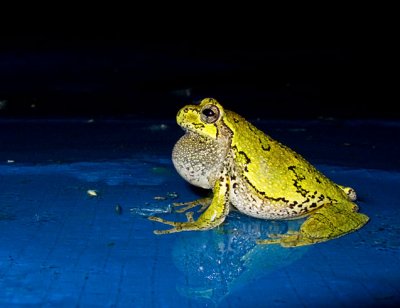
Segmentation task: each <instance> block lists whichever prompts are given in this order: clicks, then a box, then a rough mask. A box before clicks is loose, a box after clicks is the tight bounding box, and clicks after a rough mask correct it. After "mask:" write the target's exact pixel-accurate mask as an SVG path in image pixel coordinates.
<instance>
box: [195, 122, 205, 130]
mask: <svg viewBox="0 0 400 308" xmlns="http://www.w3.org/2000/svg"><path fill="white" fill-rule="evenodd" d="M192 125H193V126H194V128H196V129H199V128H204V124H203V123H192Z"/></svg>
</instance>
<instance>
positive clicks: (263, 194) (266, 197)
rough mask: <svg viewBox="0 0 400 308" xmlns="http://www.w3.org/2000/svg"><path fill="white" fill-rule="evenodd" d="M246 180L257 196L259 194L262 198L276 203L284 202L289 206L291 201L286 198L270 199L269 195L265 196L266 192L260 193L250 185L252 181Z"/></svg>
mask: <svg viewBox="0 0 400 308" xmlns="http://www.w3.org/2000/svg"><path fill="white" fill-rule="evenodd" d="M245 179H246V182H247V184H249V186H250V187H251V188H253V189H254V190H255V191H256V193H257V194H259V195H261V196H264V198H265V199H267V200H271V201H275V202H279V201H282V202H284V203H286V204H289V200H287V199H285V198H284V197H279V198H274V197H269V196H267V195H266V194H265V192H264V191H259V190H258V189H257V188H256V187H255V186H254V185H253V184H252V183H250V181H249V179H248V178H245ZM251 197H252V198H253V196H251ZM254 201H256V200H254ZM294 202H296V201H294ZM296 203H297V202H296ZM290 205H291V204H289V206H290Z"/></svg>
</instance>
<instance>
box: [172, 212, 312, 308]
mask: <svg viewBox="0 0 400 308" xmlns="http://www.w3.org/2000/svg"><path fill="white" fill-rule="evenodd" d="M301 222H302V221H265V220H258V219H254V218H250V217H245V216H242V215H240V214H232V215H230V218H229V221H227V222H225V223H224V224H223V225H222V226H221V227H219V228H218V229H214V230H210V231H207V232H188V233H186V232H185V233H180V234H179V237H178V238H177V240H176V242H175V245H174V249H173V260H174V263H175V265H176V267H177V268H178V269H179V270H180V271H181V272H182V273H183V274H184V275H183V277H182V282H181V283H179V284H178V285H177V289H178V292H179V293H180V294H181V295H184V296H186V297H189V298H192V299H197V300H199V299H203V300H205V299H206V300H210V301H212V302H213V303H218V302H220V301H221V300H222V299H223V298H224V297H226V296H227V295H229V294H230V293H231V292H232V291H234V290H236V289H238V288H240V287H242V286H245V285H246V284H248V283H250V282H251V281H253V280H255V279H257V278H260V277H262V276H265V275H267V274H268V273H270V272H272V271H274V270H277V269H279V268H282V267H285V266H287V265H289V264H290V263H292V262H293V261H294V260H296V259H298V258H300V257H301V256H302V255H303V254H304V252H305V251H306V250H307V249H308V247H299V248H283V247H281V246H280V245H257V244H256V240H257V239H260V238H267V237H268V234H281V233H286V232H287V231H290V230H296V229H298V226H299V224H301Z"/></svg>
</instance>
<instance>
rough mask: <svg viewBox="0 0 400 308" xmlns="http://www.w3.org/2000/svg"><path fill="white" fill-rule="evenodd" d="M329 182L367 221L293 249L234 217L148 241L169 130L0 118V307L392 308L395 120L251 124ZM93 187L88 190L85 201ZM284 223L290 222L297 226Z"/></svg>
mask: <svg viewBox="0 0 400 308" xmlns="http://www.w3.org/2000/svg"><path fill="white" fill-rule="evenodd" d="M254 123H255V124H256V125H257V126H259V127H260V128H261V129H263V130H264V131H266V132H267V133H268V134H270V135H271V136H272V137H275V138H276V139H278V140H280V141H282V142H283V143H286V144H287V145H289V146H291V147H292V148H294V149H295V150H297V151H298V152H299V153H301V154H303V156H305V157H306V158H307V159H308V160H310V161H311V162H313V163H314V164H316V165H317V167H319V169H320V170H322V171H323V172H324V173H326V174H327V175H328V176H329V177H331V178H332V179H333V180H335V181H336V182H338V183H341V184H344V185H348V186H352V187H354V188H355V189H356V190H357V192H358V196H359V201H358V204H359V206H360V208H361V211H362V212H363V213H366V214H367V215H368V216H369V217H370V218H371V221H370V222H369V223H368V225H367V226H365V227H364V228H363V229H361V230H359V231H358V232H355V233H352V234H349V235H346V236H344V237H342V238H339V239H336V240H332V241H329V242H326V243H321V244H317V245H313V246H307V247H301V248H290V249H289V248H282V247H280V246H275V245H272V246H257V245H255V239H257V238H260V237H263V236H264V237H265V236H266V234H267V233H268V232H271V231H273V232H274V233H277V232H282V233H283V232H285V231H286V230H287V229H288V228H290V227H291V226H290V225H289V224H288V223H286V222H273V221H269V222H268V221H262V220H258V219H254V218H249V217H246V216H243V215H241V214H239V213H232V214H230V215H229V217H228V219H227V220H226V222H225V224H224V225H223V226H222V227H220V228H218V229H215V230H211V231H206V232H185V233H179V234H172V235H164V236H156V235H154V234H153V233H152V230H154V229H158V228H162V227H163V226H162V225H158V224H157V223H154V222H151V221H149V220H147V219H146V217H147V216H148V215H150V214H157V215H158V216H166V217H168V218H171V219H172V220H175V219H178V215H177V214H175V213H171V206H170V205H171V203H172V202H174V201H188V200H194V199H196V198H198V197H199V196H200V195H202V193H203V192H201V191H198V190H195V189H193V188H192V187H190V186H189V185H188V184H186V182H184V180H183V179H181V178H180V177H179V176H178V174H177V173H176V172H175V170H174V168H173V166H172V163H171V160H170V152H171V149H172V147H173V144H174V142H175V141H176V140H177V139H178V138H179V136H180V135H182V131H181V130H180V129H179V128H178V126H177V125H176V124H175V123H174V122H163V121H154V120H153V121H150V120H148V121H143V120H142V121H137V120H127V119H124V120H121V119H119V120H118V119H116V120H115V119H114V120H110V119H101V120H98V119H96V120H94V121H92V120H89V119H75V120H71V119H69V120H62V119H54V120H48V119H47V120H10V119H8V120H2V121H0V306H7V307H9V306H29V307H36V306H37V307H53V306H59V307H74V306H80V307H89V306H90V307H93V306H95V307H96V306H99V307H204V306H211V307H212V306H214V305H216V306H219V307H248V306H249V305H254V306H300V307H301V306H302V307H316V306H320V305H322V304H324V305H326V306H329V307H331V306H332V307H333V306H335V307H337V306H343V307H350V306H354V305H360V306H361V305H368V306H380V307H384V306H395V305H396V304H398V303H400V238H399V235H400V220H399V217H400V189H399V188H400V149H399V146H398V143H399V141H400V123H399V122H393V121H392V122H384V121H338V120H336V121H335V120H318V121H305V122H304V121H303V122H300V121H269V122H268V121H265V122H257V121H255V122H254ZM93 191H94V192H93ZM293 223H294V222H291V223H290V224H293Z"/></svg>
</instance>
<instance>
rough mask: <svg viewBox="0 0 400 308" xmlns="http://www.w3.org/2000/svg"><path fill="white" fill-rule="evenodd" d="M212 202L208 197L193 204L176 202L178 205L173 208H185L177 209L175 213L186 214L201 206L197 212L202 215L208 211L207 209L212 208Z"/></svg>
mask: <svg viewBox="0 0 400 308" xmlns="http://www.w3.org/2000/svg"><path fill="white" fill-rule="evenodd" d="M211 201H212V198H211V197H206V198H202V199H199V200H195V201H192V202H176V203H173V204H172V206H173V207H174V208H176V207H181V206H183V207H182V208H180V209H175V212H177V213H184V212H186V211H188V210H190V209H192V208H194V207H196V206H198V205H200V206H201V207H200V208H199V209H198V211H197V212H198V213H202V212H204V211H205V210H206V208H208V207H209V206H210V204H211Z"/></svg>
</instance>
